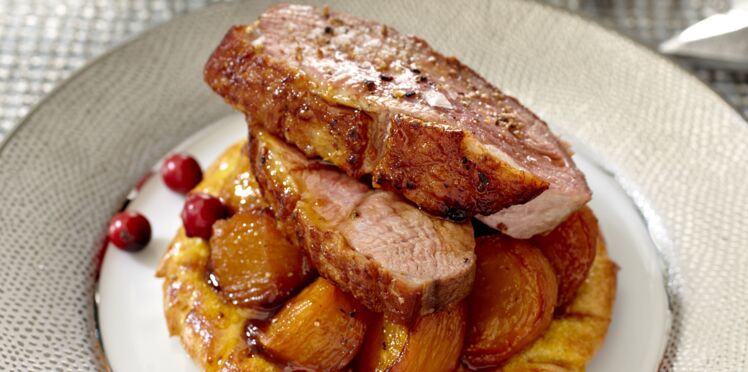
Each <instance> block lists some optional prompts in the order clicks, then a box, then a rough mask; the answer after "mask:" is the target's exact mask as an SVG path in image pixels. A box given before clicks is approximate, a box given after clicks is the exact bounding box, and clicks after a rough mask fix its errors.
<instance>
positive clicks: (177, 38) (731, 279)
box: [0, 1, 748, 371]
mask: <svg viewBox="0 0 748 372" xmlns="http://www.w3.org/2000/svg"><path fill="white" fill-rule="evenodd" d="M269 4H270V3H269V2H266V1H253V2H242V3H230V4H222V5H217V6H213V7H210V8H208V9H206V10H204V11H201V12H197V13H194V14H191V15H188V16H186V17H182V18H179V19H177V20H174V21H172V22H170V23H168V24H166V25H165V26H162V27H160V28H158V29H156V30H154V31H152V32H149V33H147V34H145V35H144V36H143V37H141V38H139V39H137V40H135V41H133V42H131V43H128V44H126V45H124V46H122V47H121V48H118V49H117V50H116V51H114V52H112V53H110V54H108V55H106V56H104V57H102V58H100V59H99V60H98V61H96V62H95V63H93V64H91V65H89V66H88V67H87V68H85V69H84V70H82V72H80V73H79V74H77V75H76V76H75V77H74V78H72V79H71V80H69V81H68V82H67V83H65V84H64V85H63V86H61V87H60V88H59V89H57V90H56V91H55V92H54V93H53V94H52V95H50V97H48V98H47V99H46V100H45V101H44V102H43V103H42V104H41V105H39V106H38V107H37V108H36V109H35V110H34V111H33V112H32V113H31V114H30V115H29V116H28V117H27V118H26V119H25V121H24V123H22V125H21V126H20V127H19V129H18V130H16V131H15V132H14V133H13V134H12V135H11V136H10V137H9V139H8V140H7V142H5V143H4V144H3V145H2V148H0V185H1V186H0V249H2V255H0V267H2V268H3V269H2V270H0V279H2V284H0V334H2V337H0V365H3V366H5V367H7V368H8V369H10V370H44V371H46V370H52V369H66V370H87V369H102V368H105V367H106V366H109V367H112V368H113V369H114V370H116V371H120V370H128V369H131V368H132V370H143V369H154V370H161V369H158V367H160V366H159V365H157V364H137V363H139V361H146V362H148V361H149V360H150V359H148V357H147V356H143V354H141V353H140V351H139V350H142V347H143V346H144V345H145V346H147V345H156V344H157V343H158V345H162V344H160V342H161V341H160V340H161V338H162V336H163V335H165V325H164V324H163V323H159V320H160V319H161V318H160V314H158V315H157V316H153V315H152V314H151V313H150V312H147V314H148V315H147V317H152V318H148V319H153V321H152V322H151V323H145V322H141V321H145V319H146V318H138V317H137V316H133V315H132V314H136V313H138V312H139V311H141V310H144V312H146V311H145V310H146V309H147V308H148V306H150V305H148V304H150V303H152V302H153V301H154V300H153V298H152V296H153V295H154V291H153V290H152V287H153V286H158V281H157V280H156V279H155V278H153V279H152V281H149V282H148V283H147V284H143V286H142V288H143V290H142V291H138V290H137V287H132V286H131V287H130V289H131V290H129V291H124V290H123V291H122V292H120V293H118V288H119V289H122V288H127V286H126V285H124V284H126V283H127V282H128V281H132V283H145V282H144V281H143V280H144V279H143V278H144V277H143V275H144V274H142V273H145V272H148V270H150V269H151V268H150V267H149V266H148V265H151V262H152V259H153V257H154V256H157V255H158V253H160V252H159V249H162V248H159V247H163V244H165V243H164V241H163V239H166V238H157V239H156V240H154V244H153V246H152V247H149V248H148V249H149V250H148V251H147V252H144V254H141V255H133V256H123V257H120V260H119V262H122V264H117V261H116V260H117V257H116V255H114V254H112V255H110V254H109V253H111V252H109V253H107V254H106V255H105V267H104V271H103V274H102V288H101V296H100V300H101V308H100V310H101V314H100V315H101V319H102V335H103V341H104V347H105V349H106V353H104V352H103V349H102V347H101V344H100V342H99V339H98V337H97V336H98V331H97V327H96V322H95V319H96V317H95V306H94V291H95V283H96V276H97V263H98V261H99V257H100V247H101V245H102V244H101V243H102V237H103V234H104V231H105V228H106V225H107V223H108V220H109V218H110V217H111V215H112V214H113V213H114V212H115V211H116V210H118V209H119V208H120V207H121V205H122V203H123V201H124V200H125V197H126V195H127V193H128V192H129V191H130V189H131V188H132V186H133V185H134V184H135V183H136V182H137V180H138V179H139V178H140V177H141V176H142V175H143V174H145V173H146V172H147V171H149V170H150V169H151V168H152V167H153V166H154V164H157V163H158V160H159V159H160V158H161V157H162V156H164V155H165V154H167V153H168V152H169V151H171V150H172V149H173V148H175V146H177V145H178V144H180V143H183V142H184V141H185V140H186V139H187V138H190V137H191V136H195V137H192V139H191V140H190V141H188V142H185V143H184V146H187V147H186V148H187V149H188V150H190V151H194V152H196V153H197V154H198V155H199V156H201V158H203V159H202V160H203V162H207V161H209V160H211V159H209V157H210V156H212V155H211V154H213V155H215V154H217V153H218V152H219V151H220V150H221V149H216V147H217V146H218V144H219V143H223V142H222V141H226V140H229V139H231V140H233V139H234V138H235V137H234V136H237V135H240V134H239V133H238V132H236V131H234V132H232V130H231V129H226V130H227V131H228V132H227V134H226V136H225V137H221V138H220V139H215V138H213V139H211V138H212V137H211V133H216V130H215V128H218V127H214V130H213V131H209V132H203V134H198V135H196V133H198V132H199V131H200V130H201V129H204V128H206V127H207V126H209V125H218V126H219V127H220V126H222V125H224V126H226V127H225V128H231V125H232V124H231V120H234V125H236V118H234V119H231V116H230V115H231V111H230V109H229V108H228V107H227V106H226V105H225V104H224V103H223V102H222V101H221V100H220V99H219V98H217V97H216V96H215V95H213V94H212V93H211V92H210V91H209V89H208V88H207V87H206V86H205V85H204V84H203V83H202V79H201V69H202V64H203V63H204V61H205V60H206V58H207V56H208V54H209V53H210V52H211V50H212V48H214V47H215V45H216V44H217V43H218V42H219V40H220V38H221V36H222V35H223V33H224V32H225V31H226V30H227V29H228V27H229V26H231V25H232V24H239V23H247V22H250V21H252V20H254V19H255V18H256V17H257V15H259V14H260V13H261V11H262V10H264V9H265V8H266V7H267V6H268V5H269ZM330 5H331V6H332V7H333V8H335V9H340V10H343V11H347V12H350V13H353V14H358V15H361V16H365V17H369V18H373V19H377V20H380V21H383V22H386V23H388V24H390V25H392V26H395V27H396V28H398V29H400V30H401V31H404V32H407V33H413V34H418V35H419V36H422V37H424V38H425V39H426V40H428V41H430V42H431V43H432V44H433V45H434V46H435V47H436V48H437V49H439V50H442V51H444V52H446V53H447V54H454V55H456V56H458V57H459V58H460V59H461V60H462V61H464V62H465V63H467V64H468V65H470V66H472V67H474V68H475V69H476V70H477V71H479V72H480V73H481V74H482V75H484V76H485V77H486V78H488V80H490V81H492V82H494V83H496V84H497V85H498V86H500V87H502V89H504V90H505V91H507V92H508V93H510V94H512V95H515V96H517V97H518V98H519V99H520V100H521V101H523V102H524V103H525V104H526V105H527V106H529V107H530V108H531V109H532V110H534V111H535V112H537V113H538V114H539V115H540V116H541V117H543V118H544V119H546V120H547V121H548V122H550V123H552V124H553V125H554V127H556V128H557V130H558V132H560V133H562V134H563V135H564V137H565V138H567V139H573V142H574V143H575V148H576V149H577V151H578V152H579V154H580V157H579V159H580V164H581V166H582V167H583V168H584V169H585V170H586V171H587V172H588V174H589V175H591V176H590V178H591V184H592V185H593V188H594V189H595V191H596V192H597V194H596V195H597V196H596V200H595V204H593V207H594V208H595V210H596V212H598V213H599V214H600V215H601V221H602V223H603V228H604V229H605V230H606V231H605V232H606V235H609V236H608V239H609V244H611V245H613V246H615V247H616V248H614V249H611V251H612V254H613V257H614V258H615V259H616V260H618V261H619V264H621V266H622V270H621V276H620V278H621V287H620V289H621V292H620V294H619V297H618V302H617V304H616V309H615V313H614V317H615V318H614V322H613V325H612V328H611V333H610V336H609V338H608V340H606V344H605V346H604V347H603V350H602V352H601V354H600V355H599V356H598V358H597V359H596V360H595V361H594V362H593V364H592V365H591V366H590V370H597V371H602V370H605V371H608V370H613V368H622V369H621V370H646V369H656V368H657V367H658V366H659V368H661V369H663V370H699V371H701V370H709V371H734V370H742V369H745V368H746V367H748V361H746V359H745V357H744V352H745V350H746V349H747V348H748V341H747V340H746V337H745V324H747V323H748V313H746V312H745V311H744V309H745V308H746V305H748V293H746V288H748V275H746V270H745V269H744V266H745V264H746V263H748V253H747V252H746V251H745V249H744V248H745V245H746V242H748V225H746V224H745V221H746V220H748V212H747V210H748V208H746V207H748V193H747V192H746V191H745V190H746V188H745V184H746V183H747V182H748V165H746V163H745V159H747V158H748V126H747V125H746V123H745V121H743V120H742V119H741V118H740V116H739V115H738V114H737V113H736V112H735V111H734V110H732V109H731V108H730V107H729V106H728V105H727V104H726V103H725V102H724V101H722V100H721V99H720V98H719V97H718V96H717V95H716V94H715V93H713V92H712V91H711V90H709V89H708V88H707V87H705V86H704V85H702V84H701V83H700V82H699V81H697V80H696V79H695V78H693V77H691V76H690V75H688V74H686V73H685V72H683V71H681V70H680V69H679V68H677V67H676V66H674V65H673V64H671V63H669V62H667V61H665V60H662V59H660V58H659V57H657V56H656V55H655V54H653V53H651V52H650V51H648V50H646V49H644V48H642V47H640V46H638V45H636V44H634V43H633V42H631V41H629V40H627V39H625V38H622V37H620V36H618V35H617V34H614V33H612V32H610V31H607V30H605V29H602V28H600V27H598V26H596V25H594V24H592V23H590V22H588V21H586V20H583V19H581V18H579V17H577V16H574V15H571V14H567V13H564V12H562V11H559V10H556V9H553V8H550V7H547V6H542V5H539V4H536V3H532V2H521V1H503V2H496V1H473V2H467V3H458V2H446V1H444V2H436V3H430V4H428V5H425V4H423V3H421V2H416V1H406V2H401V1H398V2H394V1H391V2H389V1H385V2H365V1H339V2H336V1H333V2H330ZM227 117H228V119H225V118H227ZM223 119H225V120H227V121H222V120H223ZM214 123H218V124H214ZM229 137H231V138H229ZM206 141H207V142H206ZM211 141H212V142H211ZM201 146H207V147H208V148H210V151H213V152H210V151H207V152H204V153H203V152H201V151H202V150H199V149H200V148H201ZM596 164H597V165H596ZM598 165H602V168H600V167H598ZM598 176H599V177H598ZM596 185H597V186H596ZM148 187H150V188H153V189H154V191H157V190H155V189H156V188H158V185H157V184H156V183H154V184H151V185H147V186H146V188H148ZM143 195H146V194H145V193H144V194H143ZM601 197H603V198H602V199H601ZM143 200H145V199H143ZM153 200H156V199H153ZM614 200H619V201H620V202H621V204H614ZM153 203H164V206H165V210H166V209H168V208H170V207H169V206H171V205H174V203H178V201H175V200H166V199H163V198H158V199H157V201H154V202H153ZM133 205H136V204H133ZM144 205H145V204H144ZM148 205H152V203H150V202H149V203H148ZM144 208H145V207H144ZM636 211H638V213H639V215H637V213H636ZM609 217H610V218H609ZM160 221H161V220H159V222H158V224H159V226H161V222H160ZM163 221H165V222H164V223H165V226H166V227H164V228H165V229H167V228H169V227H171V228H173V227H174V226H171V225H173V224H174V222H173V221H178V220H175V219H172V220H168V221H167V220H166V218H165V219H164V220H163ZM645 228H646V229H645ZM159 231H161V230H159ZM164 231H165V230H164ZM160 236H161V235H159V237H160ZM164 236H168V235H164ZM611 237H615V239H616V241H617V242H619V243H615V242H611V241H610V239H611ZM621 242H623V243H621ZM626 257H631V258H632V260H628V259H626ZM110 261H111V262H110ZM629 262H633V263H629ZM636 262H639V263H638V264H637V263H636ZM660 262H662V263H663V265H662V266H660V265H659V264H660ZM108 265H111V267H112V269H111V270H110V269H109V268H107V266H108ZM128 265H130V266H128ZM130 267H134V268H133V269H129V268H130ZM125 268H128V269H125ZM661 268H664V270H663V271H660V269H661ZM115 270H120V272H117V273H116V274H115ZM636 270H639V271H636ZM633 272H639V273H645V274H642V275H641V276H637V275H632V276H635V277H636V278H635V279H636V280H635V281H636V282H637V283H638V284H636V285H637V286H636V287H626V286H625V283H626V280H625V278H628V277H627V275H631V273H633ZM658 274H664V276H665V278H666V280H665V281H664V282H663V279H662V278H663V276H661V275H658ZM107 276H111V277H112V278H114V282H115V283H119V285H120V286H119V287H118V286H116V285H115V286H112V287H105V280H106V278H107ZM148 280H151V279H150V278H149V279H148ZM154 283H155V284H154ZM123 285H124V286H123ZM108 288H112V289H111V290H110V289H108ZM656 293H660V295H656ZM665 293H667V296H665ZM156 294H158V295H159V298H158V299H157V300H156V301H160V294H159V293H157V292H156ZM650 294H655V295H653V297H649V295H650ZM106 297H111V298H113V299H112V301H121V302H105V301H109V300H106ZM650 298H651V299H652V301H649V300H646V301H645V299H650ZM116 303H119V304H122V307H121V308H120V309H119V310H120V311H121V312H120V313H116V312H113V313H112V312H109V310H107V304H116ZM657 303H659V304H660V305H664V304H666V303H667V304H669V306H670V312H668V311H667V307H663V306H661V307H657V305H656V304H657ZM133 304H143V307H142V308H141V307H137V306H134V305H133ZM627 304H637V305H636V306H638V307H635V308H636V309H642V311H641V312H638V313H635V315H632V313H630V311H629V310H628V309H629V308H628V307H626V306H627ZM146 305H147V306H146ZM622 306H623V307H622ZM114 308H115V310H117V306H114ZM621 309H623V310H621ZM630 309H634V307H632V308H630ZM128 314H129V316H128ZM621 314H623V315H624V316H629V317H630V320H628V321H630V322H632V323H627V321H626V320H625V319H626V318H621ZM668 314H670V316H671V317H672V327H669V326H668V324H667V319H668ZM110 315H111V316H110ZM107 319H110V323H111V322H113V323H111V324H116V325H111V326H110V325H106V324H107V323H106V322H108V321H107ZM621 319H624V320H621ZM629 324H631V325H632V326H631V327H629ZM633 325H635V326H636V327H634V326H633ZM642 325H646V327H641V326H642ZM650 325H651V326H650ZM118 326H119V328H120V331H118V330H117V329H118V328H117V327H118ZM160 327H162V328H160ZM632 327H633V328H632ZM134 328H140V329H142V331H140V333H137V332H136V333H132V332H131V333H128V332H124V331H122V329H124V330H128V329H134ZM637 329H646V330H648V331H650V332H649V333H642V334H641V335H638V334H637V336H635V337H633V336H632V335H633V334H636V333H635V332H636V330H637ZM630 336H631V337H633V339H629V338H627V337H630ZM156 339H158V340H156ZM151 342H153V344H151ZM168 342H172V344H171V346H170V347H171V349H168V350H167V349H164V350H167V351H166V352H168V353H170V354H168V356H164V358H165V359H166V360H169V361H174V362H173V363H172V362H170V363H169V364H168V365H167V366H166V367H174V368H172V369H175V370H182V368H186V367H184V366H185V365H186V364H178V363H181V362H179V359H178V358H179V357H182V358H183V357H184V356H183V355H182V354H179V353H182V351H181V349H180V348H179V347H178V344H177V343H176V342H173V341H168ZM639 344H643V345H647V347H646V348H644V349H645V350H646V352H645V353H644V354H637V353H636V352H632V353H631V354H627V355H629V357H628V358H627V359H623V360H620V362H619V363H622V364H620V365H618V366H613V365H609V364H607V363H608V362H607V359H605V358H606V357H607V356H608V355H613V354H616V353H619V352H625V351H626V350H640V349H637V347H638V346H641V345H639ZM154 347H155V346H154ZM159 347H160V346H159ZM662 350H664V354H663V353H662ZM172 353H173V354H172ZM611 353H612V354H611ZM616 355H617V354H616ZM172 357H173V358H175V359H172ZM143 358H145V359H143ZM119 360H131V361H134V362H132V363H129V364H126V363H127V362H125V364H120V362H119ZM181 360H182V362H184V359H181ZM616 360H619V359H616ZM110 362H111V365H110V364H109V363H110ZM185 363H186V362H185ZM166 367H164V368H166Z"/></svg>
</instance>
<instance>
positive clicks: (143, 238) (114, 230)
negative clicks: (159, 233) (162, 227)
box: [108, 211, 151, 252]
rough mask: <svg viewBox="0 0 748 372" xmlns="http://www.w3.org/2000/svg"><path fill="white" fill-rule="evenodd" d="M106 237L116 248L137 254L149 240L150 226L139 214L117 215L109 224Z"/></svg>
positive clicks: (126, 212) (124, 213) (125, 213)
mask: <svg viewBox="0 0 748 372" xmlns="http://www.w3.org/2000/svg"><path fill="white" fill-rule="evenodd" d="M108 236H109V240H110V241H111V242H112V243H114V245H115V246H117V248H119V249H122V250H124V251H128V252H137V251H139V250H141V249H143V248H145V246H146V245H147V244H148V242H149V241H150V240H151V224H150V223H149V222H148V220H147V219H146V218H145V217H144V216H143V215H142V214H140V213H136V212H129V211H125V212H121V213H117V214H116V215H115V216H114V217H113V218H112V221H111V222H110V223H109V234H108Z"/></svg>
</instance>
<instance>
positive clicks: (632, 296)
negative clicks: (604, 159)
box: [98, 115, 670, 372]
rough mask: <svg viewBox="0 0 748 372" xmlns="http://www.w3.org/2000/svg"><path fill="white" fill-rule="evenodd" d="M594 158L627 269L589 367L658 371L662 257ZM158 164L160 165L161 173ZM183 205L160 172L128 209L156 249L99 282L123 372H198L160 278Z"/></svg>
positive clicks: (204, 150)
mask: <svg viewBox="0 0 748 372" xmlns="http://www.w3.org/2000/svg"><path fill="white" fill-rule="evenodd" d="M246 133H247V129H246V124H245V123H244V119H243V117H242V116H241V115H233V116H230V117H227V118H225V119H223V120H219V121H218V122H216V123H214V124H213V125H210V126H207V127H206V128H205V129H203V130H202V131H200V132H198V133H197V134H195V135H194V136H192V137H191V138H190V139H188V140H187V141H185V142H184V143H182V144H181V145H179V146H178V147H176V148H175V149H174V151H179V152H186V153H189V154H192V155H193V156H195V157H196V158H197V159H198V161H199V162H200V164H202V165H203V166H207V165H208V164H210V163H211V162H212V161H213V160H215V159H216V158H217V157H218V155H219V154H221V153H222V152H223V151H224V150H225V148H226V147H228V146H229V145H230V144H232V143H235V142H236V141H238V140H240V139H241V138H245V137H246ZM581 147H582V146H580V148H581ZM165 155H166V154H165ZM592 158H593V157H592V156H591V154H579V155H577V156H576V159H575V160H576V161H577V163H578V165H579V167H580V168H581V169H582V170H583V171H584V173H585V174H586V176H587V180H588V182H589V184H590V187H591V188H592V191H593V193H594V194H593V195H594V196H593V199H592V202H591V203H590V206H591V207H592V209H593V210H594V211H595V214H596V215H597V217H598V219H599V220H600V226H601V228H602V230H603V234H604V236H605V239H606V242H607V244H608V250H609V253H610V256H611V258H612V259H613V260H614V261H615V262H616V263H617V264H618V265H619V266H620V268H621V270H620V271H619V273H618V294H617V298H616V304H615V308H614V311H613V322H612V323H611V326H610V330H609V334H608V337H607V338H606V340H605V343H604V345H603V347H602V349H601V350H600V352H599V354H598V355H597V356H596V357H595V359H594V360H593V361H592V362H591V364H590V365H589V369H588V370H589V371H590V372H603V371H605V372H630V371H649V370H654V369H656V368H657V366H658V364H659V363H660V358H661V357H662V353H663V350H664V347H665V344H666V341H667V333H668V330H669V329H670V313H669V311H668V301H667V295H666V293H665V289H664V288H665V286H664V283H663V276H662V272H661V270H660V267H659V266H658V262H659V259H658V257H657V255H656V254H655V252H656V250H655V249H654V246H653V244H652V241H651V240H650V238H649V234H648V231H647V229H646V227H645V225H644V223H643V220H642V218H641V216H640V214H639V213H638V211H637V209H636V208H635V206H634V205H633V204H632V202H631V200H630V199H629V198H628V196H627V195H626V193H625V192H624V191H623V190H622V189H621V187H620V186H619V185H618V183H617V182H616V181H615V180H614V179H613V178H611V176H610V175H609V174H607V173H606V172H605V171H604V170H603V169H602V168H600V167H598V166H596V165H595V164H594V163H592V162H591V161H590V160H589V159H592ZM159 166H160V163H159V164H156V165H154V170H155V171H157V170H158V168H159ZM183 202H184V199H183V197H182V196H180V195H177V194H176V193H174V192H171V191H169V189H167V188H166V186H165V185H164V184H163V182H162V181H161V178H160V177H159V176H158V175H157V174H156V176H154V177H151V178H150V179H149V180H148V181H147V182H146V183H145V184H144V186H143V188H142V189H141V191H140V193H139V194H138V195H137V197H136V198H135V199H134V200H133V201H132V202H131V203H130V205H129V206H128V209H132V210H137V211H139V212H141V213H143V214H145V216H146V217H148V219H149V221H150V222H151V225H152V228H153V240H152V242H151V244H149V246H148V247H147V248H146V249H145V250H144V251H141V252H139V253H136V254H132V253H126V252H122V251H120V250H117V249H116V248H114V247H113V246H109V247H108V249H107V252H106V255H105V257H104V262H103V266H102V270H101V277H100V280H99V298H98V300H99V322H100V323H99V324H100V330H101V335H102V340H103V343H104V350H105V353H106V356H107V358H108V360H109V362H110V364H111V366H112V368H113V369H114V370H115V371H117V372H126V371H133V372H137V371H162V372H168V371H175V372H176V371H187V370H198V369H197V367H196V366H195V365H194V364H193V363H192V362H191V361H190V359H189V358H188V356H187V354H186V353H185V352H184V351H183V350H182V348H181V346H180V345H179V341H178V339H177V338H170V337H169V335H168V333H167V329H166V322H165V320H164V316H163V303H162V296H163V294H162V287H161V284H162V282H163V281H162V280H161V279H157V278H155V277H154V272H155V270H156V267H157V265H158V262H159V259H160V258H161V256H162V255H163V253H164V252H165V250H166V248H167V246H168V244H169V242H170V241H171V239H172V238H173V237H174V234H175V232H176V230H177V228H178V227H179V226H180V224H181V221H180V219H179V212H180V210H181V209H182V204H183Z"/></svg>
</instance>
